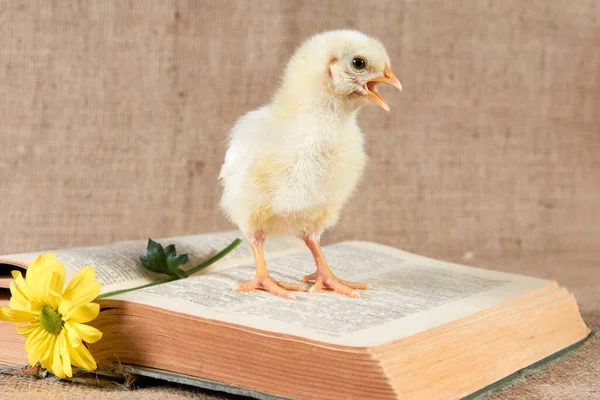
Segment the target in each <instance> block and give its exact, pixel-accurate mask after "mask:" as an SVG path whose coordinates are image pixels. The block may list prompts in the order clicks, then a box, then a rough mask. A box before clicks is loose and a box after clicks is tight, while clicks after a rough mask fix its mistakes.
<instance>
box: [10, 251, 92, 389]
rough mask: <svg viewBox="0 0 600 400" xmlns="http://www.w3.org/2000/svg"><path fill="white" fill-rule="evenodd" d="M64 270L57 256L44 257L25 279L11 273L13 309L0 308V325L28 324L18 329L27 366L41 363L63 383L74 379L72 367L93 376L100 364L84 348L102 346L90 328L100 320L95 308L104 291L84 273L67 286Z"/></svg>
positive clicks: (89, 271) (89, 269)
mask: <svg viewBox="0 0 600 400" xmlns="http://www.w3.org/2000/svg"><path fill="white" fill-rule="evenodd" d="M65 275H66V272H65V266H64V264H63V263H61V262H58V261H56V259H55V257H54V254H53V253H48V254H46V255H44V254H41V255H40V256H38V258H36V260H35V261H33V262H32V263H31V264H30V265H29V267H28V269H27V273H26V274H25V279H23V276H22V275H21V273H20V272H18V271H13V272H12V276H13V278H14V279H15V281H14V282H11V283H10V293H11V298H10V303H9V307H0V320H3V321H10V322H29V324H28V325H20V326H19V325H17V330H18V331H19V333H20V334H21V335H23V336H25V337H26V338H27V339H26V341H25V350H26V351H27V357H28V361H29V364H31V365H35V364H36V363H37V362H38V361H39V362H40V363H41V364H42V366H43V367H44V368H46V369H48V370H50V371H52V372H53V373H54V374H55V375H56V376H58V377H59V378H64V377H65V376H69V377H71V376H73V371H72V369H71V365H74V366H76V367H79V368H83V369H87V370H94V369H96V361H95V360H94V358H93V357H92V355H91V354H90V352H89V350H88V349H87V347H86V346H85V344H84V343H83V342H87V343H94V342H97V341H98V340H100V338H101V337H102V332H100V331H99V330H98V329H96V328H93V327H91V326H89V325H85V323H86V322H90V321H92V320H93V319H94V318H96V317H97V316H98V313H99V312H100V306H99V305H98V304H96V303H91V301H92V300H94V299H95V298H96V296H98V294H99V293H100V290H101V289H102V287H101V285H100V283H98V282H96V271H95V270H94V269H93V268H92V267H84V268H82V269H81V270H79V271H78V272H77V273H76V274H75V275H74V276H73V278H72V279H71V281H70V282H69V284H68V285H67V287H66V288H65V289H64V291H63V288H64V285H65Z"/></svg>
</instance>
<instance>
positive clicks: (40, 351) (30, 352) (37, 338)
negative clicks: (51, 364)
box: [25, 325, 48, 365]
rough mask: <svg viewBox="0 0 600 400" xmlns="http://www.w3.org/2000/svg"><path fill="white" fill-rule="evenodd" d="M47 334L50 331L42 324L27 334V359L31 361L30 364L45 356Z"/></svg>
mask: <svg viewBox="0 0 600 400" xmlns="http://www.w3.org/2000/svg"><path fill="white" fill-rule="evenodd" d="M46 335H48V332H46V331H45V330H44V328H42V326H41V325H40V326H38V327H37V328H35V329H34V330H33V332H31V333H30V335H29V336H27V340H25V351H26V352H27V361H29V364H30V365H35V363H37V362H38V361H39V360H41V359H42V358H43V357H42V356H43V355H44V353H45V350H46V349H44V338H45V336H46Z"/></svg>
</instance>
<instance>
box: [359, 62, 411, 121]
mask: <svg viewBox="0 0 600 400" xmlns="http://www.w3.org/2000/svg"><path fill="white" fill-rule="evenodd" d="M380 83H387V84H389V85H392V86H394V87H395V88H396V89H398V90H400V91H402V85H401V84H400V81H399V80H398V78H396V75H394V73H393V72H392V70H391V69H390V66H389V65H387V64H385V67H384V69H383V76H382V77H380V78H375V79H371V80H370V81H368V82H367V83H366V84H365V89H366V90H367V98H368V99H369V100H370V101H372V102H373V103H375V104H377V105H378V106H380V107H381V108H383V109H384V110H386V111H390V107H389V106H388V104H387V102H386V101H385V99H384V98H383V97H381V95H380V94H379V92H378V91H377V85H378V84H380Z"/></svg>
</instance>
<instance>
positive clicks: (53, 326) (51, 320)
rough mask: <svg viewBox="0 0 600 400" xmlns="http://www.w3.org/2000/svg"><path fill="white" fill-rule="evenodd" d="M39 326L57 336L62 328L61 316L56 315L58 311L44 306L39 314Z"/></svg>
mask: <svg viewBox="0 0 600 400" xmlns="http://www.w3.org/2000/svg"><path fill="white" fill-rule="evenodd" d="M40 324H42V327H43V328H44V329H45V330H46V332H48V333H50V334H52V335H58V334H59V333H60V331H61V329H62V327H63V320H62V316H61V315H60V314H59V313H58V310H56V309H54V308H52V307H50V306H49V305H47V304H46V305H45V306H44V308H42V311H41V312H40Z"/></svg>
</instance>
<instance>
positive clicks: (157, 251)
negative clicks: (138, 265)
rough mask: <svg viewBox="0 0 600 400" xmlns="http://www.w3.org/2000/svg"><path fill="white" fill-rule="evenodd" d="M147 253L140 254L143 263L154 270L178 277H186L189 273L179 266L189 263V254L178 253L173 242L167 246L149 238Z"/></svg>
mask: <svg viewBox="0 0 600 400" xmlns="http://www.w3.org/2000/svg"><path fill="white" fill-rule="evenodd" d="M146 253H147V254H146V255H145V256H140V260H141V261H142V265H143V266H144V267H146V268H147V269H149V270H150V271H153V272H158V273H160V274H167V275H169V276H173V277H177V278H185V277H186V276H187V274H186V273H185V271H183V270H182V269H181V268H179V266H181V265H183V264H187V262H188V261H189V257H188V255H187V254H179V255H178V254H177V251H176V250H175V245H174V244H171V245H169V246H167V247H166V248H163V247H162V245H161V244H160V243H158V242H155V241H154V240H152V239H148V246H147V248H146Z"/></svg>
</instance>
